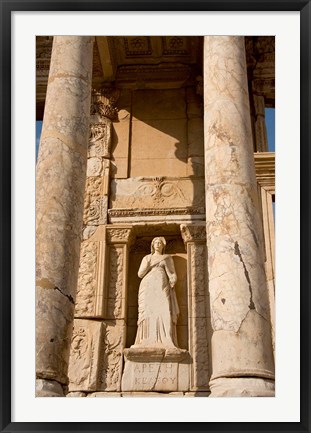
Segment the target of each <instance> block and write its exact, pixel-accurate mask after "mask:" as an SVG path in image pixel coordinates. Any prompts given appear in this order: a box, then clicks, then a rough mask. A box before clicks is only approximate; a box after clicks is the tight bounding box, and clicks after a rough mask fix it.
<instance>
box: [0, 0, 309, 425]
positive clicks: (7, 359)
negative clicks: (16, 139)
mask: <svg viewBox="0 0 311 433" xmlns="http://www.w3.org/2000/svg"><path fill="white" fill-rule="evenodd" d="M0 7H1V9H0V11H1V24H0V28H1V64H0V68H1V69H0V70H1V89H0V95H1V98H0V99H1V117H0V122H1V123H0V131H1V146H0V164H1V182H0V185H1V187H0V194H1V197H0V212H1V214H0V217H1V220H0V241H1V250H0V255H1V256H0V259H1V260H0V276H1V291H0V309H1V322H0V323H1V333H0V338H1V341H0V344H1V345H0V352H1V359H0V407H1V408H0V428H1V432H80V431H81V432H82V431H83V432H89V433H91V432H100V431H102V432H106V433H108V432H118V433H122V432H128V431H132V432H144V431H152V432H161V433H166V432H168V431H170V432H171V431H183V432H192V431H209V432H211V433H212V432H214V431H215V432H219V431H235V432H244V431H250V432H261V431H262V432H276V431H280V432H287V431H297V432H309V431H311V427H310V408H311V402H310V318H309V317H310V311H311V308H310V307H311V305H310V274H311V266H310V265H311V264H310V240H311V237H310V167H311V165H310V123H311V122H310V119H311V112H310V96H311V87H310V81H311V67H310V66H311V65H310V62H311V55H310V46H311V44H310V23H311V5H310V0H309V1H305V0H289V1H287V0H261V1H259V0H239V1H235V0H226V1H223V0H211V1H209V0H201V1H199V0H194V1H189V0H178V1H177V0H176V1H174V0H169V1H165V0H160V1H148V2H146V1H145V0H135V1H133V0H128V1H127V0H108V1H105V0H98V1H96V0H95V1H79V0H78V1H74V2H73V1H64V2H62V1H59V0H55V1H43V0H34V1H28V0H26V1H22V0H20V1H14V0H11V1H9V0H0ZM90 10H91V11H116V10H117V11H118V10H120V11H299V12H300V24H301V29H300V32H301V33H300V43H301V54H300V59H301V60H300V71H301V75H300V83H301V95H300V96H301V105H300V113H301V120H300V127H301V130H300V134H301V135H300V136H301V143H300V152H301V159H300V162H301V166H300V169H301V209H300V211H301V213H300V218H301V220H300V221H301V238H300V240H301V243H300V245H301V250H300V256H301V262H300V270H301V278H300V281H301V285H300V295H301V305H300V312H301V315H300V320H301V322H300V326H301V342H300V344H301V346H300V347H301V354H300V355H301V377H300V387H301V388H300V389H301V395H300V401H301V417H300V422H297V423H294V422H293V423H286V422H276V423H268V422H262V423H258V422H254V423H248V422H245V423H242V422H239V423H222V422H217V423H163V422H159V423H119V422H114V423H98V422H94V423H92V422H83V423H80V422H79V423H75V422H69V423H62V422H55V423H51V422H47V423H41V422H38V423H36V422H30V423H27V422H25V423H23V422H11V328H10V325H11V253H12V250H11V217H12V213H11V147H10V143H11V72H12V71H11V13H12V12H14V11H90ZM289 374H295V373H291V372H289ZM297 380H298V378H297ZM284 411H286V408H284Z"/></svg>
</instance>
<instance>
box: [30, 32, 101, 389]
mask: <svg viewBox="0 0 311 433" xmlns="http://www.w3.org/2000/svg"><path fill="white" fill-rule="evenodd" d="M92 58H93V37H86V36H84V37H79V36H56V37H54V42H53V50H52V57H51V66H50V74H49V80H48V88H47V95H46V102H45V112H44V120H43V128H42V135H41V142H40V149H39V157H38V162H37V180H36V352H37V358H36V375H37V395H39V396H45V395H47V396H50V395H61V394H62V386H63V385H66V384H67V382H68V378H67V370H68V359H69V349H70V341H71V333H72V322H73V312H74V302H75V295H76V285H77V276H78V266H79V253H80V238H81V229H82V217H83V196H84V187H85V173H86V161H87V145H88V136H89V122H90V102H91V81H92ZM53 381H54V382H53Z"/></svg>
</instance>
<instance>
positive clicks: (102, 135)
mask: <svg viewBox="0 0 311 433" xmlns="http://www.w3.org/2000/svg"><path fill="white" fill-rule="evenodd" d="M110 143H111V122H110V121H109V120H105V119H103V120H102V121H101V122H97V123H91V124H90V137H89V148H88V156H89V157H92V156H93V157H94V156H95V157H103V158H110Z"/></svg>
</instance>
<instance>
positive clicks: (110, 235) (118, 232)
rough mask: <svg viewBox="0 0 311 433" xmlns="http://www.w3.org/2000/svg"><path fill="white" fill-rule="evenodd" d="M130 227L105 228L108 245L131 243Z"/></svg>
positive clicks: (131, 232) (131, 233)
mask: <svg viewBox="0 0 311 433" xmlns="http://www.w3.org/2000/svg"><path fill="white" fill-rule="evenodd" d="M133 236H134V235H133V231H132V227H113V226H106V239H107V243H108V244H113V243H126V244H131V243H132V241H133Z"/></svg>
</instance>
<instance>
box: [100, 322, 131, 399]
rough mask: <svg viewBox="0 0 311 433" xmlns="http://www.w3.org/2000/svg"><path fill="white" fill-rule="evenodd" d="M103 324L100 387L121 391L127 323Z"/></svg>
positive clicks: (101, 389)
mask: <svg viewBox="0 0 311 433" xmlns="http://www.w3.org/2000/svg"><path fill="white" fill-rule="evenodd" d="M103 326H104V332H103V337H102V343H101V344H102V347H101V360H100V368H99V372H100V374H99V380H98V389H99V390H100V391H120V389H121V375H122V365H123V360H122V351H123V347H124V335H125V325H124V322H123V321H117V322H114V321H106V322H104V324H103Z"/></svg>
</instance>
